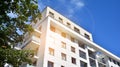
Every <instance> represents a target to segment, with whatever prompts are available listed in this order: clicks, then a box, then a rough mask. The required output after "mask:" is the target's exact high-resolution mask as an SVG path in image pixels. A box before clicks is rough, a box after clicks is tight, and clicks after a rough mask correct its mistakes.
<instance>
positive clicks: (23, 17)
mask: <svg viewBox="0 0 120 67" xmlns="http://www.w3.org/2000/svg"><path fill="white" fill-rule="evenodd" d="M8 13H14V14H13V15H16V17H14V18H12V17H10V16H8V15H7V14H8ZM37 17H38V18H39V19H41V14H40V11H39V10H38V4H37V0H14V1H12V0H1V1H0V30H1V34H2V33H4V34H6V35H5V37H7V39H8V40H7V39H6V38H5V39H4V38H2V37H0V38H1V39H4V41H5V42H6V43H8V42H13V41H11V38H12V39H14V38H16V37H17V39H14V43H18V42H21V41H22V40H21V39H20V38H21V36H19V34H18V33H16V31H17V28H19V29H20V31H22V32H23V34H24V33H26V32H32V31H33V29H32V26H30V25H29V24H26V22H32V21H35V18H37ZM5 31H6V32H5ZM19 39H20V40H19ZM6 40H7V41H6ZM1 44H2V43H0V45H1ZM11 45H14V44H13V43H11Z"/></svg>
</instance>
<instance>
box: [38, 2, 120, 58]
mask: <svg viewBox="0 0 120 67" xmlns="http://www.w3.org/2000/svg"><path fill="white" fill-rule="evenodd" d="M38 1H39V9H40V10H43V9H44V8H45V7H46V6H50V7H51V8H53V9H54V10H56V11H58V12H59V13H61V14H62V15H64V16H65V17H67V18H69V19H70V20H72V21H74V22H75V23H76V24H78V25H80V26H81V27H83V28H84V29H86V30H87V31H89V32H90V33H92V35H93V40H94V42H95V43H97V44H99V45H100V46H101V47H103V48H105V49H107V50H108V51H110V52H112V53H113V54H115V55H117V56H118V57H120V0H38Z"/></svg>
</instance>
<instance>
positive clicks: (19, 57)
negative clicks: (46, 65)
mask: <svg viewBox="0 0 120 67" xmlns="http://www.w3.org/2000/svg"><path fill="white" fill-rule="evenodd" d="M0 53H1V54H0V66H3V65H4V64H5V63H9V64H11V65H13V67H19V65H20V64H22V62H27V63H29V64H31V62H32V61H31V60H30V58H32V57H33V55H34V52H33V51H30V50H14V49H2V48H0Z"/></svg>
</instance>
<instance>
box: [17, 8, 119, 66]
mask: <svg viewBox="0 0 120 67" xmlns="http://www.w3.org/2000/svg"><path fill="white" fill-rule="evenodd" d="M31 25H32V26H33V28H34V30H35V31H34V32H33V33H31V34H28V33H26V34H25V39H24V42H23V44H22V45H20V46H19V47H20V48H21V49H27V50H34V51H35V56H34V57H33V58H31V59H32V62H33V65H29V64H23V65H22V67H120V58H119V57H117V56H115V55H114V54H112V53H110V52H109V51H107V50H105V49H104V48H102V47H100V46H99V45H97V44H96V43H94V42H93V39H92V34H91V33H89V32H88V31H86V30H85V29H83V28H82V27H80V26H78V25H77V24H75V23H74V22H72V21H71V20H69V19H68V18H66V17H64V16H63V15H61V14H60V13H58V12H56V11H55V10H53V9H51V8H50V7H46V8H45V9H44V11H43V12H42V19H41V20H38V19H37V18H36V23H31Z"/></svg>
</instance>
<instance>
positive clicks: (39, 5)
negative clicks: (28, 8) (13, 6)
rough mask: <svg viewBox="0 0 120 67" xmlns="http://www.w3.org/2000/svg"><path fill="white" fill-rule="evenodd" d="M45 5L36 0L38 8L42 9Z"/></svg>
mask: <svg viewBox="0 0 120 67" xmlns="http://www.w3.org/2000/svg"><path fill="white" fill-rule="evenodd" d="M45 7H46V5H44V4H43V3H42V1H41V0H39V2H38V8H39V10H40V11H42V10H43V9H44V8H45Z"/></svg>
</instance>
